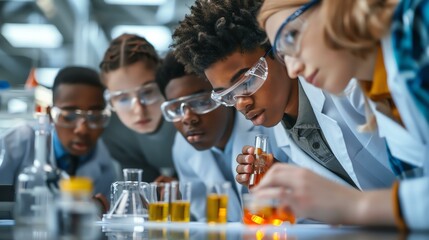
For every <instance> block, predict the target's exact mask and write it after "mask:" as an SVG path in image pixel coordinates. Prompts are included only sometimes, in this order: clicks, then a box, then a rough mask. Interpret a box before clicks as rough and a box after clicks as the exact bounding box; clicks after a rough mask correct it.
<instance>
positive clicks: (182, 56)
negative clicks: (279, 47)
mask: <svg viewBox="0 0 429 240" xmlns="http://www.w3.org/2000/svg"><path fill="white" fill-rule="evenodd" d="M261 4H262V0H196V1H195V4H194V5H193V6H191V13H190V14H188V15H186V16H185V18H184V19H183V20H182V21H181V22H180V23H179V26H178V27H177V28H176V30H175V31H174V33H173V44H172V45H171V46H172V47H173V48H175V55H176V57H177V59H178V60H179V61H180V62H182V63H183V64H184V65H185V68H186V70H188V71H192V72H195V73H197V74H199V75H203V74H204V70H205V69H207V68H208V67H209V66H210V65H212V64H213V63H215V62H217V61H219V60H223V59H225V58H226V57H228V56H229V55H231V54H232V53H233V52H235V51H237V50H240V51H241V52H250V51H253V50H256V49H257V48H264V49H265V50H268V49H270V47H271V46H270V44H269V42H268V38H267V35H266V33H265V32H264V31H263V30H262V29H261V28H260V27H259V25H258V22H257V20H256V16H257V13H258V11H259V8H260V7H261Z"/></svg>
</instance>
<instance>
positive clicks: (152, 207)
mask: <svg viewBox="0 0 429 240" xmlns="http://www.w3.org/2000/svg"><path fill="white" fill-rule="evenodd" d="M167 220H168V203H167V202H155V203H150V204H149V221H157V222H166V221H167Z"/></svg>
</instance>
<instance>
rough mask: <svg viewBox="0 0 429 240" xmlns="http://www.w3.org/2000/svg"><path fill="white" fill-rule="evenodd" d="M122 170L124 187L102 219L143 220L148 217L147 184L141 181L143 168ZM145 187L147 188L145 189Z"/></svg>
mask: <svg viewBox="0 0 429 240" xmlns="http://www.w3.org/2000/svg"><path fill="white" fill-rule="evenodd" d="M123 172H124V180H125V181H124V189H123V190H122V193H121V195H120V196H119V197H118V199H117V201H116V202H115V203H112V204H113V205H112V206H113V207H112V208H111V209H110V211H109V213H107V214H106V215H105V216H104V218H103V221H110V220H112V221H114V220H115V219H127V218H129V219H132V220H133V221H134V222H136V221H137V222H136V223H138V222H139V221H141V222H143V221H145V220H146V219H147V218H148V201H147V199H146V197H145V191H148V190H149V184H147V183H144V182H142V181H141V179H142V173H143V170H141V169H133V168H126V169H123ZM146 189H147V190H146Z"/></svg>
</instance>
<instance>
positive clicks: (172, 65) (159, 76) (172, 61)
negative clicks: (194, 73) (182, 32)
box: [156, 51, 191, 97]
mask: <svg viewBox="0 0 429 240" xmlns="http://www.w3.org/2000/svg"><path fill="white" fill-rule="evenodd" d="M189 74H191V73H188V72H186V71H185V66H184V65H183V64H182V63H180V62H179V61H177V59H176V57H175V56H174V54H173V51H170V52H168V53H167V55H166V56H165V58H164V60H163V61H162V63H161V65H160V66H159V68H158V71H157V72H156V82H157V83H158V86H159V90H161V92H162V94H163V95H164V97H166V96H165V88H166V87H167V85H168V83H169V82H170V81H171V80H172V79H175V78H180V77H183V76H186V75H189Z"/></svg>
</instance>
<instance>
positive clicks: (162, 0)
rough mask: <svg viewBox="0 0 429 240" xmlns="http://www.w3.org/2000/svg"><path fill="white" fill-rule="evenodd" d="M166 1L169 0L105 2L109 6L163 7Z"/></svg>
mask: <svg viewBox="0 0 429 240" xmlns="http://www.w3.org/2000/svg"><path fill="white" fill-rule="evenodd" d="M166 1H167V0H104V2H105V3H107V4H120V5H162V4H164V3H165V2H166ZM170 1H171V0H170Z"/></svg>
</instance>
